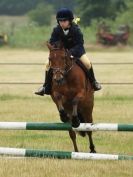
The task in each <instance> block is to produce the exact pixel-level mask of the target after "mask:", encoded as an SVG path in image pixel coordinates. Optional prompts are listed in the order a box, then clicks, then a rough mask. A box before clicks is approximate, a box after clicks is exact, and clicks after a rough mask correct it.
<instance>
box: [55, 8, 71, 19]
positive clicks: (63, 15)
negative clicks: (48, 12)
mask: <svg viewBox="0 0 133 177" xmlns="http://www.w3.org/2000/svg"><path fill="white" fill-rule="evenodd" d="M56 19H57V22H59V21H61V20H69V21H72V20H73V19H74V15H73V12H72V11H71V10H70V9H68V8H61V9H60V10H59V11H58V12H57V14H56Z"/></svg>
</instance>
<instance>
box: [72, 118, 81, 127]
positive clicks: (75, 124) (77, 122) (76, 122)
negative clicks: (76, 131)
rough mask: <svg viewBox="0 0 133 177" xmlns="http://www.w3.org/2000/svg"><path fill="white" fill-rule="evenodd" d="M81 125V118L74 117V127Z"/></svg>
mask: <svg viewBox="0 0 133 177" xmlns="http://www.w3.org/2000/svg"><path fill="white" fill-rule="evenodd" d="M79 125H80V120H79V119H78V117H73V119H72V127H74V128H77V127H79Z"/></svg>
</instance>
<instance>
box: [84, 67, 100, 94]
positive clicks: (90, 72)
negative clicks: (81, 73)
mask: <svg viewBox="0 0 133 177" xmlns="http://www.w3.org/2000/svg"><path fill="white" fill-rule="evenodd" d="M87 76H88V78H89V80H90V82H91V85H92V87H93V89H94V91H98V90H101V89H102V87H101V85H100V83H99V82H97V81H96V78H95V75H94V71H93V68H92V66H91V68H90V69H89V70H88V72H87Z"/></svg>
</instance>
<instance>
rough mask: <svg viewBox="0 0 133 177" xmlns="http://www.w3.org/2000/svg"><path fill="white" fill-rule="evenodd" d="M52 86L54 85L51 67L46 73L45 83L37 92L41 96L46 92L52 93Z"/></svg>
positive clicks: (47, 93)
mask: <svg viewBox="0 0 133 177" xmlns="http://www.w3.org/2000/svg"><path fill="white" fill-rule="evenodd" d="M51 87H52V70H51V69H49V71H46V73H45V83H44V84H43V86H42V87H41V88H40V89H39V90H38V91H37V92H35V94H36V95H40V96H44V94H46V95H50V94H51Z"/></svg>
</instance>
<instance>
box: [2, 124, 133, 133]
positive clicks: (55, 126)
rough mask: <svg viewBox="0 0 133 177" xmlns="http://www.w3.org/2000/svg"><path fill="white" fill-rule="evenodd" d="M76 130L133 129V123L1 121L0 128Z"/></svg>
mask: <svg viewBox="0 0 133 177" xmlns="http://www.w3.org/2000/svg"><path fill="white" fill-rule="evenodd" d="M72 129H73V130H76V131H133V124H117V123H95V124H92V123H81V124H80V126H79V127H78V128H73V127H72V125H71V124H70V123H44V122H0V130H62V131H67V130H72Z"/></svg>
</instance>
